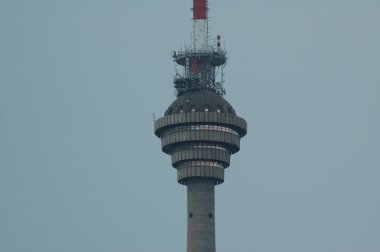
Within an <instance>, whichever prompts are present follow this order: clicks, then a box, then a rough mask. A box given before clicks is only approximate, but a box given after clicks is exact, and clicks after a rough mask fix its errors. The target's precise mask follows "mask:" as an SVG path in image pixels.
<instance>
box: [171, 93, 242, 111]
mask: <svg viewBox="0 0 380 252" xmlns="http://www.w3.org/2000/svg"><path fill="white" fill-rule="evenodd" d="M194 111H195V112H204V111H209V112H221V113H227V114H232V115H236V113H235V110H234V109H233V108H232V106H231V104H229V103H228V102H227V101H226V100H225V99H224V98H223V97H222V96H220V95H218V94H216V93H214V92H213V91H209V90H199V91H194V92H191V93H186V94H183V95H181V96H179V97H178V98H177V100H175V101H174V102H173V103H172V104H171V105H170V106H169V108H168V109H167V110H166V112H165V116H167V115H171V114H176V113H181V112H184V113H186V112H194Z"/></svg>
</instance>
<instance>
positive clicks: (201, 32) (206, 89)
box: [154, 0, 247, 252]
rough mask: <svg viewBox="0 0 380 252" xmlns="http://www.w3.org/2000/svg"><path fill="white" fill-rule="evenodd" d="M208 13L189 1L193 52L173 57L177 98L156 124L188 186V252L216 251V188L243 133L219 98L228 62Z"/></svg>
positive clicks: (202, 0)
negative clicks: (212, 34)
mask: <svg viewBox="0 0 380 252" xmlns="http://www.w3.org/2000/svg"><path fill="white" fill-rule="evenodd" d="M207 10H208V6H207V0H193V22H194V24H193V27H194V30H193V32H194V34H193V35H194V36H193V37H194V43H193V48H187V49H185V50H184V51H177V52H174V53H173V58H174V61H175V62H176V63H177V64H178V65H180V66H182V67H183V68H184V74H183V75H180V74H178V73H177V74H176V76H175V78H174V87H175V88H176V90H177V99H176V100H175V101H174V102H173V103H172V104H171V105H170V106H169V108H168V109H167V110H166V112H165V115H164V116H163V117H162V118H159V119H158V120H156V121H155V124H154V132H155V134H156V136H158V137H159V138H161V148H162V151H163V152H165V153H166V154H169V155H171V163H172V166H173V167H174V168H175V169H176V170H177V181H178V183H180V184H182V185H186V186H187V251H188V252H215V199H214V197H215V193H214V190H215V188H214V187H215V185H218V184H221V183H223V182H224V169H226V168H227V167H229V166H230V156H231V155H232V154H234V153H236V152H238V151H239V150H240V138H242V137H244V136H245V134H246V133H247V123H246V121H245V120H244V119H243V118H241V117H239V116H237V115H236V113H235V110H234V109H233V107H232V106H231V105H230V104H229V103H228V102H227V101H226V100H225V99H224V98H223V97H222V95H224V94H225V91H224V88H223V86H222V84H223V79H221V81H218V80H217V79H216V72H217V71H218V69H223V67H224V64H225V63H226V59H227V57H226V53H225V52H224V50H222V49H221V48H220V36H217V41H218V42H217V45H216V47H214V46H210V45H209V44H208V27H207ZM222 76H223V75H222Z"/></svg>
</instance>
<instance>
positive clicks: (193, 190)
mask: <svg viewBox="0 0 380 252" xmlns="http://www.w3.org/2000/svg"><path fill="white" fill-rule="evenodd" d="M214 184H215V181H214V180H213V179H210V178H191V179H189V180H188V182H187V252H215V219H214V218H215V197H214V195H215V192H214Z"/></svg>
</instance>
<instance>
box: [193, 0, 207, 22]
mask: <svg viewBox="0 0 380 252" xmlns="http://www.w3.org/2000/svg"><path fill="white" fill-rule="evenodd" d="M193 19H194V20H195V19H207V0H193Z"/></svg>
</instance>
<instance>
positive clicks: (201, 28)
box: [193, 0, 208, 51]
mask: <svg viewBox="0 0 380 252" xmlns="http://www.w3.org/2000/svg"><path fill="white" fill-rule="evenodd" d="M207 10H208V6H207V0H193V29H194V31H193V32H194V34H193V35H194V49H195V51H206V50H207V48H208V19H207V18H208V17H207Z"/></svg>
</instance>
